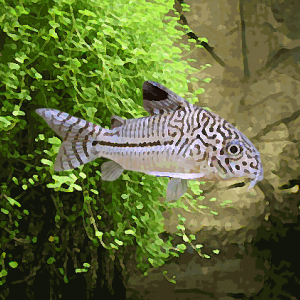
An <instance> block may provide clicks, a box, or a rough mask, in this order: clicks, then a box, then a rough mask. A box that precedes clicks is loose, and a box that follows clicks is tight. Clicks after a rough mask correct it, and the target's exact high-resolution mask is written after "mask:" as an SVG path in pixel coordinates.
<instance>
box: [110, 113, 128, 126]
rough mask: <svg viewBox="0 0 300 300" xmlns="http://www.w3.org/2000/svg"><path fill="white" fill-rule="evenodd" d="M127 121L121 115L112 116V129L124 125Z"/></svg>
mask: <svg viewBox="0 0 300 300" xmlns="http://www.w3.org/2000/svg"><path fill="white" fill-rule="evenodd" d="M125 122H126V120H125V119H123V118H121V117H118V116H111V118H110V124H111V129H113V128H115V127H120V126H122V125H124V124H125Z"/></svg>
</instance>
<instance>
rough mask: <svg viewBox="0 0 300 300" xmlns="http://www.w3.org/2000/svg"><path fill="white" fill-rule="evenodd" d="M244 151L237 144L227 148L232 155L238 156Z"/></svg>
mask: <svg viewBox="0 0 300 300" xmlns="http://www.w3.org/2000/svg"><path fill="white" fill-rule="evenodd" d="M242 151H243V148H242V147H241V146H240V145H239V144H237V143H232V144H230V145H229V146H227V153H228V154H231V155H238V154H240V153H241V152H242Z"/></svg>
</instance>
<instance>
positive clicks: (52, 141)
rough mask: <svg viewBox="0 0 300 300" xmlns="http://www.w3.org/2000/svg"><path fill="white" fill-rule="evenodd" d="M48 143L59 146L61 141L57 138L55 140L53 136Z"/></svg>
mask: <svg viewBox="0 0 300 300" xmlns="http://www.w3.org/2000/svg"><path fill="white" fill-rule="evenodd" d="M48 143H49V144H53V145H60V144H61V140H60V139H59V138H57V137H56V136H54V137H52V138H49V139H48Z"/></svg>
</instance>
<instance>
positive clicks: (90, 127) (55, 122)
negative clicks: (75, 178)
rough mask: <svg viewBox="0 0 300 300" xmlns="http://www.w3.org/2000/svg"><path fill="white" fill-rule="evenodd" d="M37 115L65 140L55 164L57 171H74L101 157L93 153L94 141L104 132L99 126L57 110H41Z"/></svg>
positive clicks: (37, 111) (38, 110)
mask: <svg viewBox="0 0 300 300" xmlns="http://www.w3.org/2000/svg"><path fill="white" fill-rule="evenodd" d="M36 113H37V114H39V115H40V116H41V117H42V118H43V119H44V120H45V121H46V122H47V124H48V125H49V126H50V127H51V128H52V129H53V130H54V131H55V132H56V134H58V135H59V136H61V137H62V138H63V143H62V145H61V147H60V148H59V151H58V155H57V157H56V160H55V164H54V170H55V171H65V170H69V169H74V168H77V167H79V166H80V165H83V164H86V163H88V162H90V161H93V160H94V159H96V158H98V157H100V156H99V155H98V154H97V153H92V150H93V145H92V144H93V141H95V140H97V138H98V137H99V135H100V133H101V131H102V128H101V127H100V126H99V125H95V124H93V123H91V122H88V121H86V120H83V119H80V118H76V117H73V116H71V115H69V114H67V113H65V112H61V111H59V110H56V109H50V108H40V109H37V110H36Z"/></svg>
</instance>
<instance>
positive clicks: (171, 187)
mask: <svg viewBox="0 0 300 300" xmlns="http://www.w3.org/2000/svg"><path fill="white" fill-rule="evenodd" d="M187 182H188V180H187V179H181V178H172V179H171V180H170V181H169V183H168V187H167V197H166V201H167V202H169V201H172V200H175V201H177V200H178V199H179V198H180V197H181V196H182V195H183V194H184V193H185V192H186V191H187Z"/></svg>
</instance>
